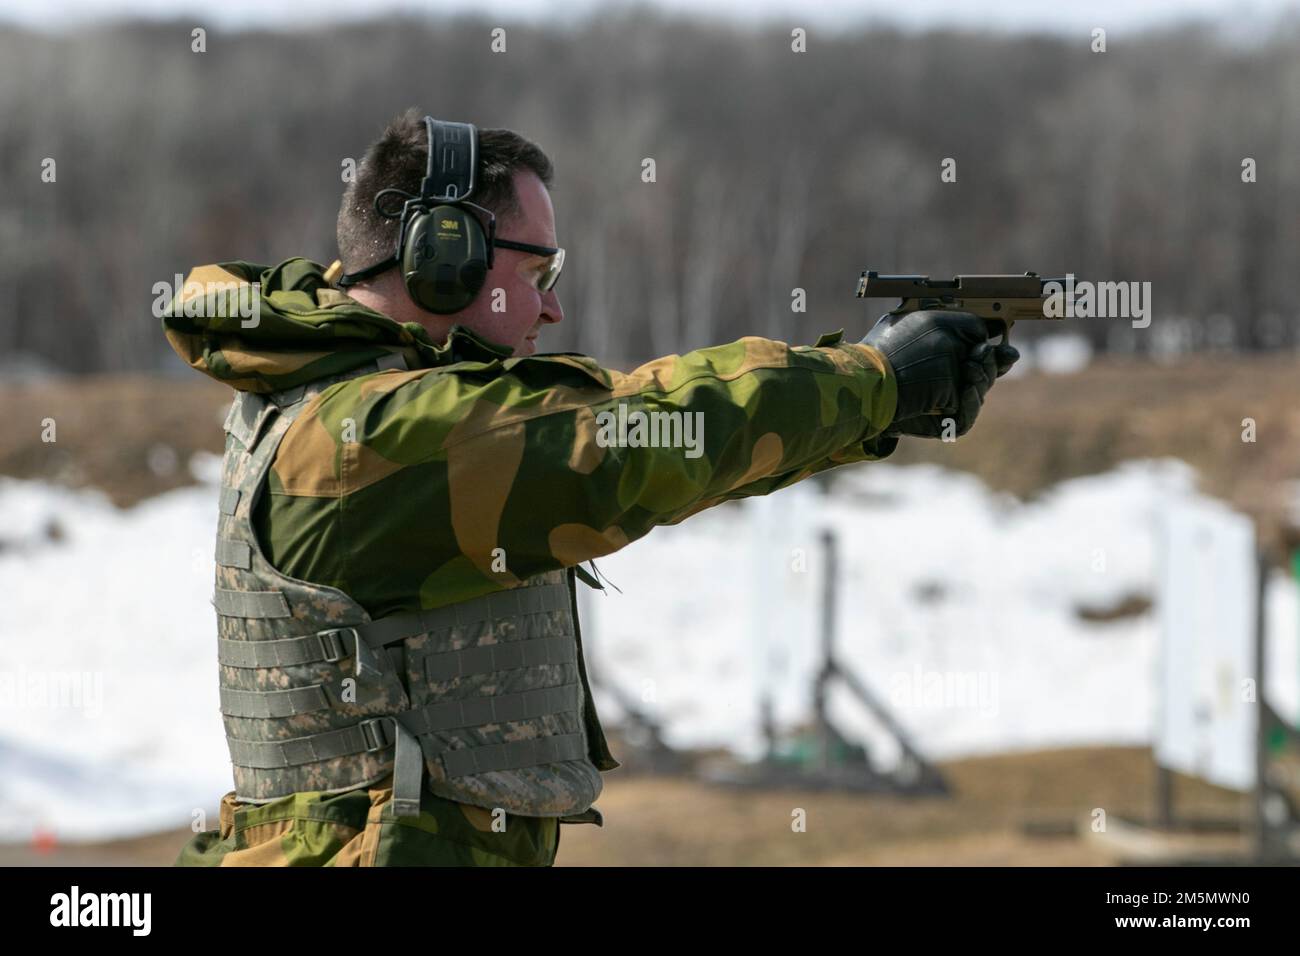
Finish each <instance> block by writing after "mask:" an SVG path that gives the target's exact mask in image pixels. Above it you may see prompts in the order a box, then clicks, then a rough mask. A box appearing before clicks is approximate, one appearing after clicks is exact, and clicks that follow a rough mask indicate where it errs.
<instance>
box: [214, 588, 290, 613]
mask: <svg viewBox="0 0 1300 956" xmlns="http://www.w3.org/2000/svg"><path fill="white" fill-rule="evenodd" d="M212 603H213V605H214V606H215V607H216V609H217V613H218V614H221V615H223V616H225V617H251V618H271V617H292V616H293V615H292V614H291V613H290V612H289V602H288V601H286V600H285V597H284V594H283V593H281V592H280V591H232V590H230V589H229V588H217V593H216V594H215V595H214V596H213V599H212Z"/></svg>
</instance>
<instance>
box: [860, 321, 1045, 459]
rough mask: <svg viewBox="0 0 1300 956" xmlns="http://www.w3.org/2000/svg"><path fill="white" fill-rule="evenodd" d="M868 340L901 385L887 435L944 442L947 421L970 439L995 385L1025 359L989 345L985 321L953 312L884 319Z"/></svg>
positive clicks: (1009, 349) (1009, 348) (1011, 349)
mask: <svg viewBox="0 0 1300 956" xmlns="http://www.w3.org/2000/svg"><path fill="white" fill-rule="evenodd" d="M862 341H863V343H864V344H866V345H872V346H875V347H876V348H877V349H879V350H880V351H881V353H883V354H884V356H885V359H886V360H887V361H888V362H889V364H890V366H891V367H892V368H893V370H894V378H895V380H896V381H897V383H898V408H897V410H896V411H895V412H894V421H893V423H892V424H891V425H890V426H889V427H888V428H887V429H885V431H884V435H885V436H899V435H913V436H916V437H919V438H940V437H942V436H943V434H944V426H945V420H946V419H952V420H953V424H954V425H955V432H956V434H957V435H965V434H966V433H967V432H968V431H970V429H971V426H972V425H974V424H975V419H976V417H977V416H978V415H979V412H980V407H981V406H982V405H983V404H984V396H985V395H987V394H988V391H989V389H990V388H992V387H993V382H994V380H996V379H997V378H998V377H1000V376H1002V375H1005V374H1006V373H1007V372H1008V371H1009V370H1010V369H1011V366H1012V365H1014V364H1015V363H1016V360H1017V359H1018V358H1020V353H1019V352H1018V351H1016V349H1015V348H1014V347H1013V346H1010V345H1006V344H1003V345H993V344H992V343H991V342H989V337H988V329H987V327H986V326H985V324H984V320H983V319H981V318H979V317H978V316H976V315H972V314H971V313H969V312H956V311H952V310H947V309H925V310H923V311H920V312H910V313H906V314H903V315H884V316H881V318H880V321H879V322H877V323H876V324H875V326H874V327H873V328H872V330H871V331H870V332H868V333H867V337H866V338H864V339H863V340H862Z"/></svg>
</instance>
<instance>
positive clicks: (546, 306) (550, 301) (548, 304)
mask: <svg viewBox="0 0 1300 956" xmlns="http://www.w3.org/2000/svg"><path fill="white" fill-rule="evenodd" d="M541 319H542V321H543V322H562V321H564V309H563V308H561V307H560V297H559V295H558V294H557V293H556V291H555V290H554V289H552V290H551V291H550V292H547V293H546V294H545V295H543V296H542V315H541Z"/></svg>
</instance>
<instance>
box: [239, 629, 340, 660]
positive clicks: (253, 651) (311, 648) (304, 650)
mask: <svg viewBox="0 0 1300 956" xmlns="http://www.w3.org/2000/svg"><path fill="white" fill-rule="evenodd" d="M342 633H344V632H343V631H341V630H339V629H338V628H334V629H332V630H328V631H319V632H317V633H315V634H308V635H306V636H304V637H286V638H283V639H282V640H278V641H232V640H229V639H228V638H224V637H223V638H221V639H220V640H219V641H218V642H217V660H219V661H220V662H221V663H222V664H225V665H226V666H228V667H291V666H293V665H295V664H314V663H316V662H317V661H338V660H342V659H343V658H345V657H347V656H348V654H349V653H350V650H349V649H348V646H347V645H346V644H344V643H343V639H342V637H340V636H339V635H340V634H342Z"/></svg>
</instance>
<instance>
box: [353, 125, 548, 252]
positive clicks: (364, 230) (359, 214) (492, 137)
mask: <svg viewBox="0 0 1300 956" xmlns="http://www.w3.org/2000/svg"><path fill="white" fill-rule="evenodd" d="M424 116H425V114H424V113H422V112H421V111H420V110H418V109H415V108H414V107H412V108H411V109H409V110H407V111H406V112H405V113H403V114H402V115H401V116H398V117H397V118H395V119H394V120H393V121H392V122H391V123H389V124H388V128H387V129H385V130H384V133H383V135H382V136H380V137H379V139H378V140H376V141H375V142H374V143H372V144H371V145H370V148H369V149H367V150H366V154H365V156H364V157H362V159H361V162H360V163H359V164H358V165H357V175H356V178H355V179H354V180H353V181H352V182H350V183H348V186H347V189H345V190H344V191H343V202H342V203H341V204H340V205H339V219H338V242H339V258H340V259H341V260H342V261H343V270H344V271H345V272H356V271H358V270H360V269H364V268H365V267H366V266H369V265H373V264H374V263H376V262H379V261H380V260H381V259H386V258H388V257H389V256H391V255H392V254H393V253H394V251H395V250H396V247H397V233H398V229H399V224H398V220H396V219H385V218H384V217H383V216H381V215H379V214H378V213H377V212H375V195H376V194H377V193H379V192H380V191H381V190H384V189H388V188H390V187H394V188H397V189H403V190H405V191H406V192H408V193H414V194H418V193H419V192H420V181H421V180H422V179H423V178H424V174H425V172H426V170H427V167H428V161H429V137H428V133H427V132H426V130H425V125H424ZM521 169H530V170H532V171H533V172H534V173H536V174H537V178H538V179H540V180H541V181H542V183H543V184H544V185H545V186H546V187H547V188H548V189H549V188H550V186H551V179H552V177H553V175H554V169H553V167H552V166H551V161H550V159H549V158H548V157H547V155H546V154H545V153H544V152H542V150H541V147H539V146H538V145H537V144H536V143H532V142H530V141H529V140H527V139H524V137H522V136H520V135H519V134H518V133H516V132H514V131H513V130H508V129H481V130H479V131H478V169H477V170H476V171H475V177H474V194H473V195H472V196H470V197H469V198H470V202H473V203H477V204H478V205H480V206H484V207H486V208H488V209H491V210H492V212H493V213H495V214H496V217H497V231H498V233H504V232H505V229H504V228H503V227H504V226H505V225H506V224H508V222H509V221H510V220H511V219H514V218H515V217H516V216H518V215H519V214H520V213H521V212H522V211H523V210H522V208H521V207H520V205H519V196H518V195H517V194H516V193H515V184H514V175H515V173H516V172H517V171H519V170H521ZM387 198H388V197H385V199H387ZM395 207H396V208H397V209H400V208H401V203H395Z"/></svg>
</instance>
